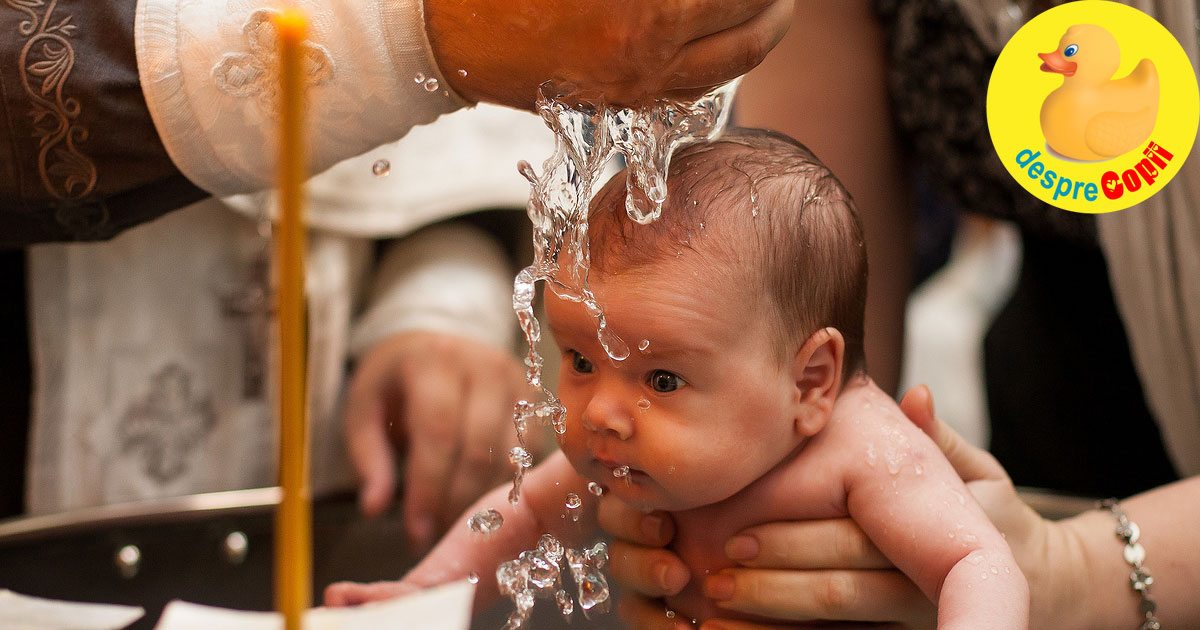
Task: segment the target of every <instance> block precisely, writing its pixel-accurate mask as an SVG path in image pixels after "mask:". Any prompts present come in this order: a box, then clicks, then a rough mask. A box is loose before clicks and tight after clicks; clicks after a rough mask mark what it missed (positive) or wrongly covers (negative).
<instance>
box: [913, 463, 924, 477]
mask: <svg viewBox="0 0 1200 630" xmlns="http://www.w3.org/2000/svg"><path fill="white" fill-rule="evenodd" d="M913 472H915V473H917V475H918V476H919V475H924V474H925V469H924V468H922V467H921V465H920V464H913Z"/></svg>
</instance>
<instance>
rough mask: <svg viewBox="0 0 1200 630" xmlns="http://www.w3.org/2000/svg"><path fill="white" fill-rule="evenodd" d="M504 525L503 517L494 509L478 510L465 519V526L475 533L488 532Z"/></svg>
mask: <svg viewBox="0 0 1200 630" xmlns="http://www.w3.org/2000/svg"><path fill="white" fill-rule="evenodd" d="M503 525H504V517H503V516H502V515H501V514H500V513H499V512H497V511H496V510H480V511H478V512H476V513H474V514H472V515H471V518H469V519H467V528H468V529H470V530H471V531H472V532H475V533H476V534H485V535H486V534H490V533H492V532H494V531H496V530H498V529H500V528H501V527H502V526H503Z"/></svg>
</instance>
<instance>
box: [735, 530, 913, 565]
mask: <svg viewBox="0 0 1200 630" xmlns="http://www.w3.org/2000/svg"><path fill="white" fill-rule="evenodd" d="M725 555H727V556H728V557H729V558H730V559H731V560H736V561H737V562H739V563H740V564H742V565H745V566H748V567H755V568H760V569H890V568H892V563H891V561H889V560H888V559H887V558H886V557H885V556H884V555H883V553H881V552H880V551H879V549H878V548H877V547H875V544H874V543H872V542H871V539H870V538H867V535H866V534H864V533H863V531H862V529H861V528H860V527H859V526H858V524H857V523H855V522H854V521H853V520H852V519H849V518H839V519H830V520H823V521H800V522H795V523H767V524H765V525H759V526H757V527H751V528H749V529H746V530H743V531H742V532H741V533H739V534H738V535H736V536H734V537H732V538H730V539H729V541H728V542H726V543H725Z"/></svg>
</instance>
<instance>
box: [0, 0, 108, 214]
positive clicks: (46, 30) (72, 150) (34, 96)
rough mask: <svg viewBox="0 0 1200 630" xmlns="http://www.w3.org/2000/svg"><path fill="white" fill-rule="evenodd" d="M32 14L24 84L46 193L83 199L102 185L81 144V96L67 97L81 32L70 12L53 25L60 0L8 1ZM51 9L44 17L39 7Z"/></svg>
mask: <svg viewBox="0 0 1200 630" xmlns="http://www.w3.org/2000/svg"><path fill="white" fill-rule="evenodd" d="M4 3H5V4H7V5H8V6H10V7H12V8H13V9H16V10H18V11H20V12H22V13H24V14H26V15H28V16H29V18H28V19H25V20H22V21H21V23H20V25H19V27H18V31H19V32H20V33H21V35H22V36H23V37H27V38H29V39H28V41H26V42H25V46H24V47H23V48H22V49H21V56H20V64H21V83H22V84H23V85H24V86H25V93H26V94H27V95H28V96H29V99H30V100H31V101H32V103H33V107H32V108H31V111H30V117H31V118H33V135H34V137H35V138H37V139H38V174H39V175H40V176H41V178H42V186H44V187H45V189H46V192H48V193H50V194H51V195H53V196H54V197H57V198H58V199H80V198H82V197H84V196H86V195H87V194H88V193H90V192H92V189H94V188H95V187H96V165H95V164H93V163H92V161H91V160H90V159H88V157H87V156H86V155H84V154H83V153H82V152H80V151H79V149H78V148H77V147H76V146H75V144H76V143H78V142H83V141H85V140H87V137H88V130H87V128H86V127H83V126H82V125H78V124H75V122H74V120H75V118H76V117H78V116H79V112H80V109H81V108H80V105H79V100H78V99H76V98H73V97H67V98H64V97H63V84H64V83H66V81H67V77H69V76H70V75H71V70H72V69H73V68H74V67H75V48H74V47H73V46H71V42H70V41H68V40H67V38H68V37H70V36H71V34H72V33H73V32H74V30H75V25H74V24H71V17H72V16H70V15H68V16H66V17H65V18H63V19H61V20H59V21H58V22H56V23H54V24H51V23H50V20H51V17H52V16H53V14H54V7H55V5H57V4H58V0H50V2H49V3H48V4H47V2H46V0H4ZM43 8H44V9H45V11H44V12H43V13H41V15H39V14H38V11H39V10H41V9H43Z"/></svg>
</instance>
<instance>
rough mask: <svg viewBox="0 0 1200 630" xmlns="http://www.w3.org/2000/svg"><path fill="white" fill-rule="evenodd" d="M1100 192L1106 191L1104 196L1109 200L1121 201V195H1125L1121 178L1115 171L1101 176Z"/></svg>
mask: <svg viewBox="0 0 1200 630" xmlns="http://www.w3.org/2000/svg"><path fill="white" fill-rule="evenodd" d="M1100 190H1103V191H1104V196H1105V197H1108V198H1109V199H1120V198H1121V195H1123V194H1125V190H1124V188H1122V186H1121V178H1120V177H1117V174H1116V173H1115V172H1113V171H1108V172H1107V173H1105V174H1103V175H1101V176H1100Z"/></svg>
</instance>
